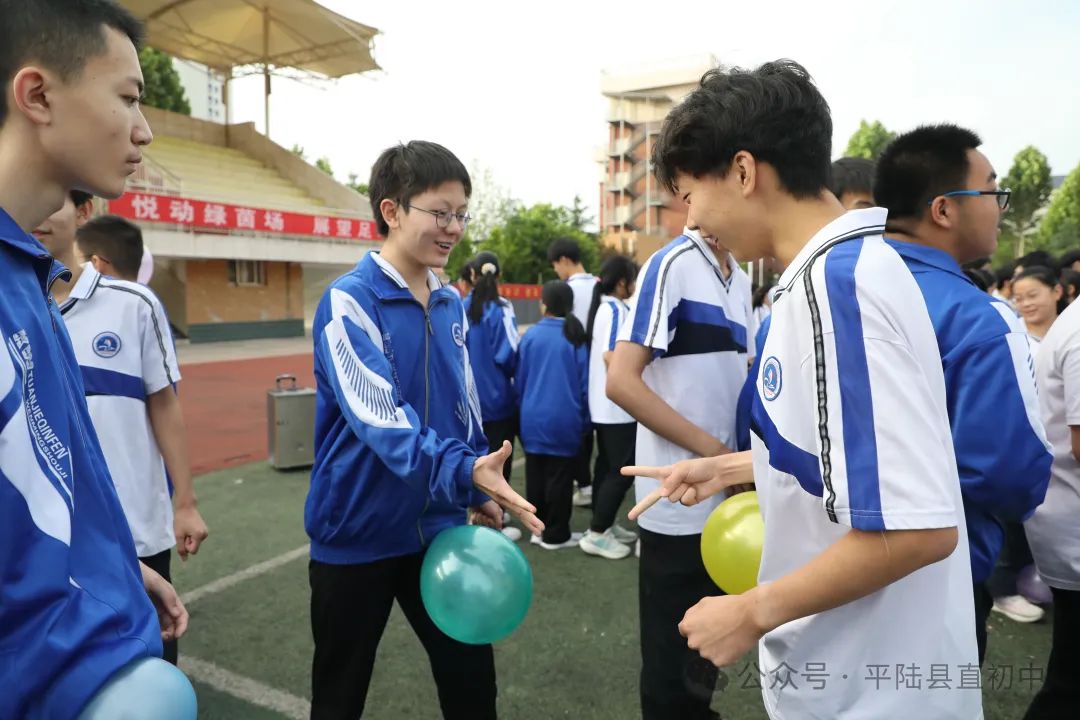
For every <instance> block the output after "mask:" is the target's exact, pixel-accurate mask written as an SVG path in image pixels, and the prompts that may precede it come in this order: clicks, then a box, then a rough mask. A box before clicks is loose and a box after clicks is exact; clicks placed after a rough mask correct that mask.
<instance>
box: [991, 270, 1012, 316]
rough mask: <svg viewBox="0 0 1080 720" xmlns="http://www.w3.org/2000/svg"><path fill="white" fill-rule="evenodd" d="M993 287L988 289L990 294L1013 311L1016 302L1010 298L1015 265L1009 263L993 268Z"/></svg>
mask: <svg viewBox="0 0 1080 720" xmlns="http://www.w3.org/2000/svg"><path fill="white" fill-rule="evenodd" d="M993 273H994V288H993V289H992V290H991V291H990V294H991V295H992V296H993V297H995V298H997V299H998V300H1001V301H1002V302H1004V303H1005V304H1006V305H1008V306H1009V307H1010V308H1012V309H1013V310H1014V311H1015V310H1016V304H1015V303H1014V302H1013V299H1012V295H1013V293H1012V279H1013V275H1015V274H1016V267H1015V266H1014V265H1013V264H1012V263H1009V264H1007V265H1002V266H1001V267H998V268H994V270H993Z"/></svg>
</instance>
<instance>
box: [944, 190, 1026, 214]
mask: <svg viewBox="0 0 1080 720" xmlns="http://www.w3.org/2000/svg"><path fill="white" fill-rule="evenodd" d="M980 195H993V196H994V197H996V198H997V204H998V207H999V208H1000V209H1002V210H1005V209H1007V208H1008V207H1009V198H1010V197H1011V196H1012V190H953V191H952V192H947V193H941V194H940V195H938V197H978V196H980ZM926 204H927V205H933V204H934V201H933V200H932V199H931V200H928V201H927V202H926Z"/></svg>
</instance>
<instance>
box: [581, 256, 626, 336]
mask: <svg viewBox="0 0 1080 720" xmlns="http://www.w3.org/2000/svg"><path fill="white" fill-rule="evenodd" d="M636 278H637V263H635V262H634V261H633V260H631V259H630V258H628V257H627V256H625V255H612V256H611V257H609V258H608V259H607V260H605V261H604V264H603V265H601V266H600V273H599V276H598V279H597V282H596V287H594V288H593V294H592V303H590V305H589V316H588V317H589V324H588V329H587V330H586V333H585V334H586V336H587V337H588V338H589V339H590V340H591V339H592V336H593V324H594V322H595V320H596V311H597V310H598V309H599V308H600V297H601V296H602V295H610V294H612V293H613V292H615V288H616V287H618V286H619V282H620V281H622V280H625V281H626V286H627V287H629V286H630V284H631V283H632V282H634V280H635V279H636Z"/></svg>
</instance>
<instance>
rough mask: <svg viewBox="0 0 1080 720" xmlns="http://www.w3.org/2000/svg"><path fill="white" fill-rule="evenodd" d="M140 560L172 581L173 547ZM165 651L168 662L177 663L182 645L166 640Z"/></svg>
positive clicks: (164, 655)
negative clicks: (170, 568)
mask: <svg viewBox="0 0 1080 720" xmlns="http://www.w3.org/2000/svg"><path fill="white" fill-rule="evenodd" d="M139 561H140V562H142V564H143V565H146V567H148V568H150V569H151V570H153V571H154V572H156V573H157V574H158V575H160V576H161V577H163V578H165V580H167V581H168V582H170V583H171V582H172V574H171V573H170V572H169V567H170V565H171V563H172V548H169V549H168V550H163V551H162V552H159V553H158V554H157V555H148V556H147V557H141V558H139ZM163 644H164V645H165V653H164V654H163V655H162V656H161V657H162V659H164V660H165V661H167V662H171V663H172V664H173V665H175V664H176V659H177V657H179V655H180V645H179V644H178V643H177V642H176V640H165V641H163Z"/></svg>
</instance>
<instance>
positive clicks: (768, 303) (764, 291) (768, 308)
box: [750, 285, 773, 328]
mask: <svg viewBox="0 0 1080 720" xmlns="http://www.w3.org/2000/svg"><path fill="white" fill-rule="evenodd" d="M772 289H773V288H772V285H762V286H761V287H759V288H757V289H756V290H754V291H753V294H752V295H751V296H750V308H751V311H752V312H753V314H754V326H755V327H757V328H761V326H762V324H763V323H764V322H765V319H766V318H767V317H769V314H770V313H771V312H772Z"/></svg>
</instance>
